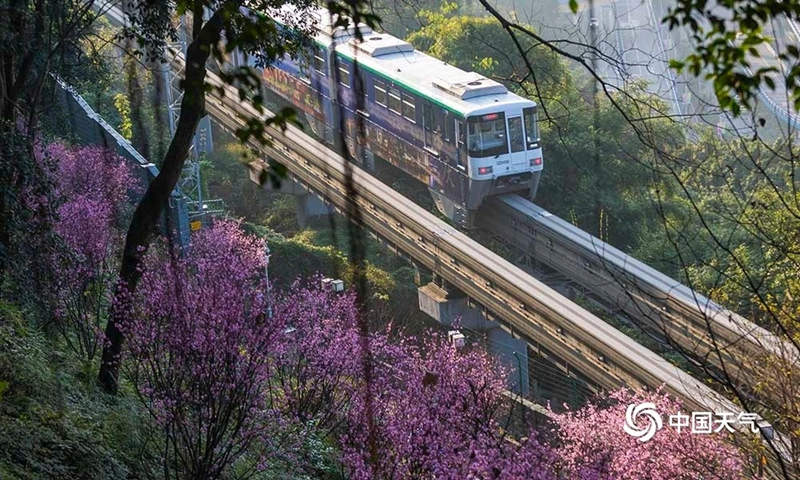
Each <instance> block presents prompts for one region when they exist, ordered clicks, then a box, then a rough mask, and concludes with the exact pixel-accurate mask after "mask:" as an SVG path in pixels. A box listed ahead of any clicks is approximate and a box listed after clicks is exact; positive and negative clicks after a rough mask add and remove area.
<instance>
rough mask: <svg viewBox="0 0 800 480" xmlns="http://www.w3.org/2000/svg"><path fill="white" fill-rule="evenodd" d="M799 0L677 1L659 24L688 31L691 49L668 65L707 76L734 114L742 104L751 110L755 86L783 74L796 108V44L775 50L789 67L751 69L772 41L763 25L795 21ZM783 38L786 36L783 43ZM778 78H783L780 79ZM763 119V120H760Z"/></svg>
mask: <svg viewBox="0 0 800 480" xmlns="http://www.w3.org/2000/svg"><path fill="white" fill-rule="evenodd" d="M798 17H800V2H797V1H796V0H788V1H787V0H765V1H753V0H730V1H727V2H720V3H715V4H714V5H713V7H712V6H711V5H709V4H708V2H707V1H706V0H678V2H677V5H676V6H674V7H671V8H670V10H669V12H668V14H667V16H666V18H665V19H664V22H665V23H666V24H667V25H669V28H670V29H676V28H681V27H682V28H685V29H687V30H688V31H689V33H690V36H691V41H692V44H693V45H694V52H693V53H691V54H690V55H688V56H687V57H686V58H684V59H680V60H673V61H672V62H671V63H670V65H671V67H672V68H675V69H677V70H678V71H679V72H681V71H688V72H689V73H691V74H692V75H694V76H696V77H697V76H701V75H703V76H704V77H705V78H706V79H707V80H711V81H712V82H713V85H714V92H715V93H716V96H717V100H718V101H719V104H720V106H721V107H723V108H725V109H729V110H730V111H731V112H733V114H734V115H739V114H740V113H741V108H742V106H745V107H748V108H752V107H753V106H754V102H755V99H756V95H757V94H758V89H759V88H761V87H762V86H766V87H768V88H771V89H773V90H774V89H775V79H776V78H780V77H782V76H783V75H785V77H786V79H785V83H786V89H787V91H788V92H789V95H790V97H791V99H792V101H793V102H794V106H795V109H798V108H800V64H798V61H799V60H800V49H798V46H797V45H796V44H789V45H786V47H785V48H782V49H780V51H779V52H778V58H780V60H781V61H783V62H785V63H787V64H788V65H790V66H791V67H790V69H788V71H786V72H785V73H784V74H782V75H777V74H778V73H779V72H778V67H777V66H776V65H770V66H763V67H758V68H756V66H755V64H756V62H757V61H758V60H757V59H758V58H759V57H760V56H761V54H760V48H765V47H766V48H769V47H770V44H771V43H772V39H771V38H770V37H769V36H768V35H767V34H766V33H765V32H764V26H765V25H770V24H772V25H775V24H777V23H780V22H784V21H785V19H786V18H788V19H791V20H798ZM778 32H780V30H778ZM787 39H788V35H785V36H784V38H783V39H782V42H785V41H786V40H787ZM781 81H783V78H781ZM762 122H763V120H762Z"/></svg>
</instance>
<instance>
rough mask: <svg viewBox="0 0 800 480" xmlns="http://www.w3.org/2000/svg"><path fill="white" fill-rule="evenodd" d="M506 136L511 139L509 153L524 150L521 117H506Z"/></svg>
mask: <svg viewBox="0 0 800 480" xmlns="http://www.w3.org/2000/svg"><path fill="white" fill-rule="evenodd" d="M508 138H509V140H510V141H511V153H514V152H521V151H523V150H525V144H524V142H523V141H522V119H521V118H520V117H509V118H508Z"/></svg>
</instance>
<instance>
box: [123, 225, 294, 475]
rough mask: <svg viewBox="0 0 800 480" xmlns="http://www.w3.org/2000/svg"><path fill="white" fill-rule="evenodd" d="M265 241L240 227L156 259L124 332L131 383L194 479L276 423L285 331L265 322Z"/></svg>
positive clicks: (217, 470)
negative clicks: (273, 395) (272, 388)
mask: <svg viewBox="0 0 800 480" xmlns="http://www.w3.org/2000/svg"><path fill="white" fill-rule="evenodd" d="M265 265H266V259H265V257H264V243H263V241H261V240H259V239H257V238H255V237H252V236H247V235H245V234H244V233H243V232H242V231H241V230H240V228H239V225H238V224H237V223H235V222H225V221H220V222H216V223H215V224H214V225H213V226H212V227H211V228H207V229H203V230H201V231H199V232H197V233H196V234H195V235H194V238H193V241H192V247H191V250H190V251H189V252H187V253H186V254H185V255H184V256H183V257H181V258H172V257H170V256H168V255H167V256H158V253H153V254H151V255H150V257H149V258H148V264H147V267H146V268H145V269H144V272H143V276H142V279H141V283H140V285H141V287H139V288H138V289H137V291H136V293H135V295H134V296H133V297H131V296H128V298H125V299H118V300H119V301H126V302H129V304H128V305H127V307H126V308H127V311H129V312H131V313H130V318H129V319H128V320H127V321H126V322H124V323H123V324H122V325H121V327H122V330H123V332H124V334H125V336H126V339H127V345H128V352H129V358H128V361H127V362H126V368H127V373H128V376H129V378H130V379H131V380H132V382H133V384H134V385H135V386H136V388H137V391H138V392H139V394H140V395H141V396H142V398H143V399H144V400H145V405H146V406H147V408H148V409H149V410H150V412H151V413H152V415H153V417H154V418H155V420H156V422H157V423H158V425H160V426H161V427H162V429H163V430H164V432H165V434H166V437H167V438H168V447H169V448H168V449H167V451H169V452H172V454H173V455H174V456H173V457H172V458H171V459H170V462H168V463H172V464H176V465H178V466H179V468H180V469H181V470H182V471H183V472H184V473H185V474H186V476H187V478H216V477H218V476H219V475H220V474H221V472H222V471H223V470H224V469H225V468H226V467H227V465H228V463H229V462H230V461H232V460H234V459H236V458H237V457H238V456H239V455H241V454H242V453H243V452H244V451H246V449H247V447H248V446H250V445H251V443H252V442H254V441H256V440H258V439H261V438H263V435H264V433H265V431H266V428H267V426H268V425H270V424H272V423H274V419H273V415H272V412H271V409H272V407H271V403H270V395H269V391H268V389H267V387H268V386H269V378H270V376H271V375H272V372H271V369H272V361H271V359H272V358H273V356H274V354H275V353H276V352H277V351H279V350H278V349H279V345H280V343H279V335H280V334H282V329H281V325H280V322H276V321H273V320H272V319H270V318H269V317H268V315H267V312H268V306H269V305H268V297H267V294H266V292H267V289H266V283H265V278H264V267H265Z"/></svg>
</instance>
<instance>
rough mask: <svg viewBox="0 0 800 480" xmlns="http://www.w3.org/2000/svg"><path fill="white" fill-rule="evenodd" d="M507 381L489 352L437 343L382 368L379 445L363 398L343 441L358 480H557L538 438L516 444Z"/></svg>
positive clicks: (376, 390)
mask: <svg viewBox="0 0 800 480" xmlns="http://www.w3.org/2000/svg"><path fill="white" fill-rule="evenodd" d="M505 385H506V374H505V372H504V371H502V370H501V369H500V368H499V367H498V366H497V364H496V363H495V362H494V361H492V360H491V359H490V358H489V357H488V356H487V354H486V353H484V352H480V351H460V350H457V349H456V348H455V347H453V346H452V345H450V344H449V343H448V342H446V341H444V340H443V339H441V338H439V337H438V336H434V337H433V339H432V340H430V341H427V342H425V344H424V345H422V346H421V347H419V348H417V347H413V346H410V345H405V346H403V348H402V350H400V351H399V352H397V354H395V355H394V356H393V358H392V359H391V363H389V362H383V363H379V364H377V365H376V368H375V382H374V384H373V385H361V386H360V388H372V391H373V396H372V398H373V399H374V406H373V415H374V417H375V418H374V419H373V421H374V422H375V425H376V428H377V434H376V435H375V436H376V442H377V445H375V446H370V445H368V430H367V425H368V422H369V419H368V418H366V415H367V414H368V411H367V409H366V408H365V405H364V403H363V401H362V400H361V399H363V398H364V395H355V396H354V400H353V405H352V407H351V410H350V412H349V413H348V417H349V423H348V428H347V430H346V432H345V433H344V435H343V436H342V444H343V447H342V448H343V462H344V463H345V465H346V466H347V467H348V468H349V470H350V472H351V476H352V478H354V479H364V480H366V479H398V480H399V479H410V478H440V479H454V480H455V479H464V478H495V479H523V478H524V479H531V480H539V479H551V478H554V477H553V475H552V464H553V461H554V458H553V456H552V455H551V453H550V452H549V450H548V448H546V447H544V446H542V445H541V444H540V443H539V442H538V441H537V440H536V438H535V436H533V435H532V436H531V437H530V438H529V439H528V440H526V441H524V442H522V443H521V444H520V443H518V442H513V441H511V440H512V439H511V438H510V437H508V436H506V435H505V434H504V429H503V428H502V427H503V425H504V422H505V420H506V419H507V413H508V406H509V405H508V403H507V402H508V399H507V397H505V396H504V395H503V389H504V388H505Z"/></svg>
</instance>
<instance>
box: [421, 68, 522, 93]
mask: <svg viewBox="0 0 800 480" xmlns="http://www.w3.org/2000/svg"><path fill="white" fill-rule="evenodd" d="M433 86H434V87H436V88H438V89H440V90H444V91H445V92H447V93H449V94H450V95H453V96H455V97H458V98H460V99H461V100H468V99H470V98H475V97H482V96H484V95H501V94H503V93H508V90H507V89H506V87H504V86H503V85H502V84H500V83H498V82H495V81H494V80H491V79H488V78H486V77H484V76H483V75H481V74H480V73H475V72H469V73H466V74H464V75H463V76H461V77H460V78H456V79H454V80H444V79H441V78H436V79H434V80H433Z"/></svg>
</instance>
